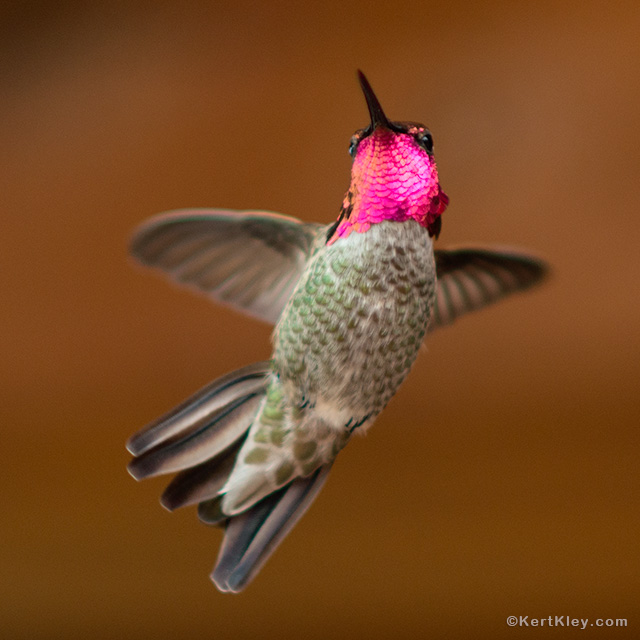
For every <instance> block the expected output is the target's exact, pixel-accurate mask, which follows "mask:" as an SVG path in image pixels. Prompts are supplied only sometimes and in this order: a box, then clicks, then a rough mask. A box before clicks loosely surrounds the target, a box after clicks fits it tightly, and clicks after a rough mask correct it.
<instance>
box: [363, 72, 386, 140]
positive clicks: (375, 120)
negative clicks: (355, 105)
mask: <svg viewBox="0 0 640 640" xmlns="http://www.w3.org/2000/svg"><path fill="white" fill-rule="evenodd" d="M358 80H360V86H361V87H362V92H363V93H364V97H365V99H366V101H367V107H369V115H370V116H371V131H375V129H376V127H379V126H383V127H386V128H387V129H390V128H391V127H390V125H389V121H388V120H387V116H385V115H384V111H383V110H382V107H381V106H380V103H379V102H378V98H376V94H375V93H373V89H372V88H371V85H370V84H369V81H368V80H367V78H366V77H365V75H364V73H362V71H360V69H358Z"/></svg>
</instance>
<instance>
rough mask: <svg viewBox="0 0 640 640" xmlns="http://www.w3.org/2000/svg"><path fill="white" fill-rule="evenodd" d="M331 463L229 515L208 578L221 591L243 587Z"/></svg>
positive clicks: (309, 500) (307, 503) (296, 517)
mask: <svg viewBox="0 0 640 640" xmlns="http://www.w3.org/2000/svg"><path fill="white" fill-rule="evenodd" d="M330 468H331V465H327V466H324V467H321V468H320V469H318V470H317V471H315V472H314V473H313V474H312V475H311V476H309V477H308V478H298V479H296V480H294V481H293V482H291V483H290V484H288V485H287V486H286V487H283V488H282V489H280V490H278V491H276V492H275V493H272V494H271V495H269V496H267V497H266V498H264V499H263V500H261V501H260V502H258V503H257V504H256V505H254V506H253V507H251V508H250V509H249V510H248V511H245V512H244V513H241V514H239V515H237V516H234V517H232V518H230V519H229V521H228V523H227V528H226V531H225V536H224V541H223V543H222V547H221V549H220V553H219V555H218V561H217V563H216V566H215V568H214V570H213V573H212V574H211V579H212V580H213V582H214V583H215V585H216V586H217V587H218V589H220V591H225V592H234V593H237V592H239V591H242V590H243V589H244V588H245V587H246V586H247V585H248V584H249V582H251V580H252V579H253V578H254V577H255V576H256V575H257V573H258V572H259V571H260V569H261V568H262V566H263V565H264V563H265V562H266V561H267V560H268V559H269V557H270V556H271V554H272V553H273V552H274V551H275V550H276V548H277V547H278V545H279V544H280V543H281V542H282V540H283V539H284V538H285V537H286V535H287V534H288V533H289V531H290V530H291V529H292V528H293V526H294V525H295V524H296V523H297V522H298V520H299V519H300V518H301V517H302V516H303V515H304V513H305V512H306V510H307V509H308V508H309V507H310V506H311V503H312V502H313V500H314V499H315V497H316V495H317V494H318V492H319V491H320V489H321V488H322V486H323V485H324V483H325V481H326V479H327V476H328V474H329V470H330Z"/></svg>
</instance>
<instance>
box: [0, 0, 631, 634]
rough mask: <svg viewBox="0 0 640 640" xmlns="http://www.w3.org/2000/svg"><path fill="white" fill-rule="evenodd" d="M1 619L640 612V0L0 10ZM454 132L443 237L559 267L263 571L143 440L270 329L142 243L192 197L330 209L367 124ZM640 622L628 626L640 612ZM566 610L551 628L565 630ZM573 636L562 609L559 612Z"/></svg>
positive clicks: (244, 630)
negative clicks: (173, 509) (173, 482)
mask: <svg viewBox="0 0 640 640" xmlns="http://www.w3.org/2000/svg"><path fill="white" fill-rule="evenodd" d="M0 19H1V25H2V27H1V28H2V33H1V34H0V35H1V36H2V37H1V38H0V52H1V56H0V58H1V65H2V69H1V74H2V75H1V85H0V89H1V93H0V193H1V194H2V196H1V205H0V206H1V207H2V218H1V219H2V239H1V240H0V242H1V243H2V249H1V251H0V261H1V263H2V264H1V267H0V274H1V278H2V300H3V311H2V315H1V318H2V330H1V333H0V335H1V336H2V351H1V358H2V368H1V370H0V375H1V376H2V377H1V380H0V382H1V385H2V389H3V394H2V403H1V412H2V435H1V436H0V437H1V440H2V463H1V466H0V469H1V471H0V473H1V474H2V477H3V488H4V492H3V493H4V499H3V502H2V516H1V521H0V522H1V524H0V527H1V530H0V539H1V541H2V544H1V545H0V566H1V567H2V568H1V571H0V575H1V578H0V635H2V636H3V637H7V638H87V637H91V638H112V637H125V638H134V637H135V638H183V637H184V638H196V637H216V638H225V639H226V638H272V637H273V638H276V637H277V638H279V639H281V640H282V639H283V638H302V637H305V638H326V637H350V638H378V637H380V638H385V637H389V638H390V637H394V638H395V637H407V638H409V637H414V636H416V635H428V636H429V637H435V638H462V637H474V638H515V637H519V636H520V635H522V634H523V633H524V631H523V630H519V629H510V628H508V627H507V625H506V622H505V620H506V617H507V616H508V615H529V616H532V617H547V616H549V615H552V616H555V615H569V616H573V617H583V618H584V617H589V618H591V620H594V619H595V618H596V617H603V618H628V619H629V627H628V628H627V629H626V630H620V629H618V630H615V633H614V631H607V630H603V629H595V628H594V629H593V636H594V637H596V636H597V637H598V638H605V637H616V638H622V637H625V638H626V637H638V636H637V635H636V634H637V633H638V628H639V627H640V608H639V606H638V595H639V593H640V584H639V579H638V576H639V575H640V572H639V569H640V563H639V561H638V534H639V533H640V527H639V515H638V514H639V509H638V498H639V494H638V488H639V487H638V466H637V457H638V450H639V446H638V444H639V443H638V423H639V419H640V400H639V397H638V395H639V394H638V381H639V377H640V376H639V374H640V363H639V357H640V334H639V331H638V326H639V325H638V320H639V315H640V314H639V311H640V303H639V301H638V283H639V282H640V266H639V261H638V247H639V246H640V215H639V213H640V212H639V207H638V205H639V203H640V180H639V179H638V170H639V168H640V144H639V137H640V107H639V105H640V82H639V79H640V37H639V35H638V34H639V33H640V4H639V3H638V2H637V1H636V0H632V1H630V2H607V3H605V2H603V3H596V2H569V1H564V0H561V1H558V0H549V1H547V2H538V3H530V2H511V3H507V2H500V1H497V0H488V1H487V2H483V3H472V2H464V1H453V2H452V1H451V0H447V1H446V2H445V1H440V0H435V1H433V2H428V3H427V2H406V1H404V0H400V2H372V1H371V0H367V1H361V2H351V3H348V2H323V3H293V2H292V3H283V2H269V3H249V2H237V1H235V2H208V3H204V2H203V3H202V4H183V3H177V2H176V3H173V4H171V3H167V4H161V3H155V4H154V3H148V4H142V3H141V4H139V5H137V4H133V3H111V2H110V3H106V2H105V3H103V2H94V3H87V4H86V5H85V4H83V3H71V2H67V3H48V2H42V3H22V2H5V3H4V4H3V8H2V9H1V10H0ZM358 67H360V68H362V69H363V70H364V71H365V72H366V73H367V74H368V76H369V79H370V80H371V83H372V84H373V86H374V88H375V90H376V91H377V93H378V95H379V97H380V100H381V102H382V104H383V106H384V108H385V110H386V111H387V113H388V114H389V115H390V116H391V117H392V118H394V119H410V120H419V121H424V122H426V123H427V124H428V125H429V126H430V127H431V129H432V131H433V132H434V136H435V139H436V154H437V159H438V163H439V168H440V175H441V179H442V184H443V186H444V188H445V190H446V191H447V193H448V194H449V196H450V198H451V205H450V208H449V209H448V211H447V212H446V214H445V217H444V226H443V233H442V236H441V240H440V243H439V244H440V246H446V245H447V244H458V243H464V242H474V243H482V244H486V243H497V244H502V245H505V244H507V245H519V246H523V247H527V248H529V249H530V250H532V251H535V252H537V253H539V254H540V255H542V256H544V257H545V258H547V259H548V260H549V262H550V263H551V264H552V265H553V268H554V277H553V278H552V280H551V281H550V282H549V283H548V284H547V285H546V286H545V287H542V288H540V289H538V290H536V291H535V292H532V293H531V294H529V295H527V296H522V297H520V298H517V299H513V300H511V301H509V302H505V303H503V304H501V305H498V306H496V307H495V308H492V309H490V310H487V311H485V312H483V313H481V314H478V315H477V316H476V317H473V318H466V319H464V320H461V321H460V322H459V323H458V324H457V325H456V326H454V327H453V328H450V329H447V330H443V331H441V332H439V333H438V334H434V335H433V336H432V338H431V340H429V344H428V348H426V349H425V350H424V351H423V353H422V355H421V357H420V358H419V360H418V362H417V364H416V366H415V367H414V370H413V372H412V374H411V376H410V378H409V380H408V382H407V384H406V385H405V386H404V388H403V389H402V391H401V392H400V393H399V394H398V396H397V397H396V398H395V399H394V400H393V402H392V403H391V405H390V406H389V407H388V409H387V411H386V412H385V413H384V414H383V416H382V417H381V418H380V419H379V421H378V424H377V425H376V427H375V428H374V429H373V430H372V431H371V432H370V435H369V436H367V437H366V438H364V439H360V440H359V441H357V442H355V443H354V444H352V445H351V446H350V447H348V449H347V450H346V451H345V452H344V453H343V454H342V455H341V456H340V459H339V461H338V463H337V464H336V466H335V468H334V471H333V473H332V477H331V479H330V481H329V483H328V485H327V487H326V488H325V489H324V491H323V493H322V494H321V496H320V497H319V498H318V500H317V501H316V503H315V504H314V507H313V508H312V510H311V511H310V512H309V513H308V514H307V516H306V517H305V518H304V519H303V520H302V521H301V523H300V524H299V525H298V526H297V528H296V530H295V531H294V532H293V534H292V535H291V536H290V537H289V539H287V541H286V542H285V543H284V544H283V546H282V547H281V548H280V549H279V551H278V553H277V554H276V555H275V556H274V557H273V558H272V559H271V561H270V562H269V564H268V565H267V566H266V567H265V569H264V570H263V572H262V574H261V575H260V576H259V578H258V580H257V581H256V582H255V583H254V584H253V585H252V586H251V587H250V588H249V589H248V590H247V591H246V592H245V593H244V594H242V595H240V596H235V597H234V596H228V595H222V594H219V593H218V592H217V591H216V590H215V588H214V587H213V585H212V584H211V583H210V582H209V580H208V577H207V576H208V572H209V571H210V569H211V567H212V566H213V562H214V559H215V556H216V553H217V547H218V545H219V542H220V533H219V531H218V530H214V529H207V528H206V527H204V526H202V525H200V524H199V523H198V522H197V520H196V517H195V514H194V512H193V509H190V510H186V511H185V512H178V513H176V514H173V515H171V514H168V513H167V512H165V511H164V510H163V509H162V508H161V507H160V506H159V504H158V495H159V493H160V491H161V488H162V486H163V481H162V480H153V481H148V482H145V483H142V484H139V485H138V484H136V483H135V482H134V481H133V480H132V479H131V478H130V477H129V476H128V475H127V473H126V471H125V465H126V463H127V461H128V455H127V453H126V451H125V449H124V441H125V440H126V438H127V437H128V436H129V435H130V434H131V433H132V432H133V431H134V430H136V429H138V428H139V427H141V426H143V425H144V424H145V423H146V422H148V421H150V420H151V419H153V418H155V417H156V416H158V415H159V414H160V413H162V412H163V411H165V410H167V409H169V408H171V407H172V406H173V405H174V404H176V403H177V402H179V401H180V400H182V399H183V398H184V397H185V396H187V395H188V394H189V393H191V392H192V391H194V390H195V389H197V388H198V387H200V386H201V385H203V384H205V383H206V382H208V381H209V380H210V379H212V378H213V377H215V376H218V375H221V374H222V373H224V372H226V371H227V370H229V369H231V368H234V367H238V366H241V365H244V364H247V363H249V362H251V361H254V360H257V359H262V358H264V357H265V356H266V355H267V354H268V351H269V333H270V330H269V328H268V327H266V326H262V325H259V324H258V323H256V322H254V321H252V320H250V319H246V318H243V317H241V316H238V315H236V314H234V313H233V312H231V311H229V310H226V309H223V308H216V307H214V306H212V305H211V304H210V303H209V302H208V301H206V300H205V299H203V298H199V297H197V296H194V295H192V294H191V293H189V292H188V291H181V290H179V289H176V288H173V287H171V286H169V285H168V284H167V283H166V282H165V281H163V280H162V279H161V278H158V277H155V276H154V275H153V274H152V273H149V272H145V271H144V270H141V269H137V268H135V266H134V265H133V264H132V263H131V261H130V260H129V259H128V258H127V242H128V238H129V236H130V234H131V231H132V230H133V229H134V228H135V226H136V225H137V224H138V223H140V222H141V221H142V220H144V219H145V218H147V217H148V216H150V215H152V214H154V213H156V212H159V211H163V210H167V209H172V208H177V207H187V206H222V207H229V208H237V209H242V208H265V209H270V210H275V211H281V212H284V213H288V214H292V215H296V216H299V217H301V218H304V219H305V220H320V221H326V222H328V221H330V220H331V219H332V217H333V216H334V214H335V213H336V212H337V209H338V205H339V203H340V201H341V198H342V196H343V193H344V191H345V190H346V188H347V185H348V177H349V167H350V159H349V157H348V155H347V146H348V142H349V137H350V136H351V134H352V132H353V130H355V129H357V128H359V127H361V126H363V125H365V124H366V122H367V112H366V107H365V104H364V100H363V98H362V95H361V93H360V90H359V88H358V86H357V83H356V79H355V70H356V68H358ZM634 629H635V631H634ZM565 633H567V631H566V629H555V630H554V629H552V630H547V629H545V631H544V632H540V631H538V634H539V635H540V636H542V635H543V634H544V635H545V637H546V636H547V635H548V636H554V637H555V636H558V637H560V636H563V634H565ZM563 637H564V636H563Z"/></svg>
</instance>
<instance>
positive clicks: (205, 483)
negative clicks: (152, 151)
mask: <svg viewBox="0 0 640 640" xmlns="http://www.w3.org/2000/svg"><path fill="white" fill-rule="evenodd" d="M243 442H244V438H242V437H241V438H239V439H238V440H237V442H235V443H234V444H233V445H231V446H230V447H229V448H228V449H226V450H225V451H223V452H222V453H220V454H218V455H217V456H215V457H214V458H212V459H211V460H207V461H206V462H202V463H201V464H199V465H197V466H195V467H191V468H190V469H185V470H184V471H181V472H180V473H178V474H177V475H176V476H175V478H174V479H173V480H172V481H171V482H170V483H169V485H168V486H167V488H166V489H165V490H164V493H163V494H162V496H161V497H160V503H161V504H162V506H163V507H164V508H165V509H167V510H168V511H174V510H175V509H179V508H180V507H186V506H189V505H192V504H196V503H198V502H202V501H203V500H204V501H208V500H209V499H210V498H213V497H215V496H217V495H218V493H219V491H220V489H222V487H223V486H224V483H225V482H226V481H227V478H228V477H229V474H230V473H231V469H232V468H233V464H234V462H235V460H236V455H237V454H238V451H240V447H241V446H242V443H243ZM203 504H204V503H203Z"/></svg>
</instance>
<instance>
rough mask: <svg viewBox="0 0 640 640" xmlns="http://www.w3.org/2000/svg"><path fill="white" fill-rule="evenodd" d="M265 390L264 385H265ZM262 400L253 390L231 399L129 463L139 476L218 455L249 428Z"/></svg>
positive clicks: (129, 467)
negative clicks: (174, 436) (180, 432)
mask: <svg viewBox="0 0 640 640" xmlns="http://www.w3.org/2000/svg"><path fill="white" fill-rule="evenodd" d="M262 391H264V389H262ZM260 402H262V395H257V394H256V393H252V394H250V395H247V396H243V397H240V398H238V399H237V400H235V401H234V402H232V403H231V404H230V405H228V406H226V407H223V408H221V409H219V410H218V411H215V412H214V413H213V415H208V416H205V417H204V418H202V419H201V420H199V421H197V422H195V423H193V424H192V425H190V428H189V429H188V430H187V432H186V433H185V434H184V435H182V436H181V437H179V438H178V439H176V440H171V441H169V442H165V443H162V445H161V446H158V447H156V448H154V449H151V450H149V451H147V452H146V453H144V454H143V455H141V456H140V457H138V458H134V459H133V460H132V461H131V462H130V463H129V466H128V469H129V473H130V474H131V475H132V476H133V477H134V478H135V479H136V480H141V479H142V478H149V477H151V476H156V475H160V474H163V473H171V472H173V471H182V470H183V469H187V468H189V467H193V466H194V465H197V464H200V463H202V462H205V461H206V460H209V459H210V458H212V457H214V456H217V455H218V454H219V453H221V452H223V451H224V450H225V449H227V448H228V447H230V446H231V445H232V444H233V443H234V442H236V441H237V440H238V438H240V437H242V435H243V434H244V433H245V432H246V430H247V428H248V427H249V426H250V425H251V422H252V420H253V418H254V416H255V415H256V412H257V411H258V407H259V405H260Z"/></svg>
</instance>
